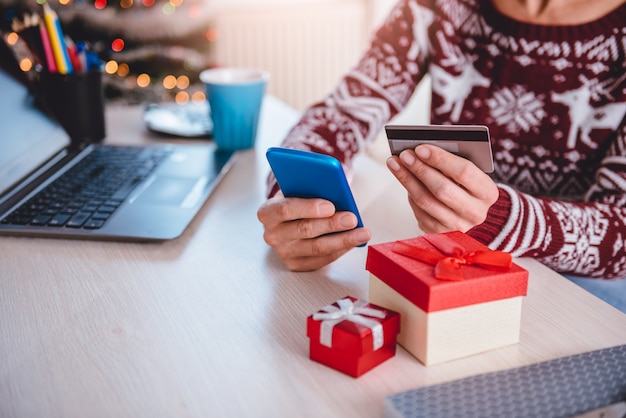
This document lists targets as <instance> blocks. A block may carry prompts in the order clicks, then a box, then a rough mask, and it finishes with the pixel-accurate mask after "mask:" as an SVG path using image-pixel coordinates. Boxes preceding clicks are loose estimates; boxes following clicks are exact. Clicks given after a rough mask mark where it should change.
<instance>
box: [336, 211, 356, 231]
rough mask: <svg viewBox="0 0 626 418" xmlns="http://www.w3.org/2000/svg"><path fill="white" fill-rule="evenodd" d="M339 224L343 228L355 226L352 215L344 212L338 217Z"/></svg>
mask: <svg viewBox="0 0 626 418" xmlns="http://www.w3.org/2000/svg"><path fill="white" fill-rule="evenodd" d="M339 224H340V225H341V226H342V227H344V228H354V227H355V226H356V221H355V219H354V215H352V214H349V213H346V214H345V215H343V216H342V217H341V219H339Z"/></svg>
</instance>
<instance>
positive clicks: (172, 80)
mask: <svg viewBox="0 0 626 418" xmlns="http://www.w3.org/2000/svg"><path fill="white" fill-rule="evenodd" d="M163 87H165V88H166V89H168V90H172V89H173V88H174V87H176V77H174V76H173V75H166V76H165V77H163Z"/></svg>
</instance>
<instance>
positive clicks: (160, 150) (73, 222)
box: [0, 65, 234, 241]
mask: <svg viewBox="0 0 626 418" xmlns="http://www.w3.org/2000/svg"><path fill="white" fill-rule="evenodd" d="M0 67H6V66H4V65H0ZM16 76H19V73H16V72H15V71H12V72H11V71H10V70H8V69H6V68H4V69H2V68H0V92H1V94H0V235H19V236H31V237H35V236H36V237H51V238H81V239H94V240H95V239H99V240H114V241H162V240H169V239H174V238H177V237H179V236H180V235H181V234H182V233H183V231H184V230H185V229H186V227H187V226H188V225H189V223H190V222H191V220H192V219H193V218H194V216H195V215H196V214H197V213H198V211H199V210H200V208H201V207H202V205H203V204H204V202H205V201H206V200H207V199H208V197H209V195H210V194H211V193H212V191H213V190H214V189H215V187H216V186H217V184H218V183H219V182H220V180H221V179H222V178H223V177H224V175H225V174H226V173H227V171H228V170H229V168H230V167H231V166H232V163H233V160H234V156H233V153H232V152H225V151H218V150H217V149H216V148H215V145H214V143H203V144H197V145H183V144H167V145H166V144H154V145H146V146H142V147H117V146H109V145H103V144H78V146H77V144H72V142H71V140H70V137H69V135H68V134H67V132H66V131H65V130H64V129H63V128H62V127H61V125H60V124H59V123H58V122H57V121H55V120H54V119H53V118H51V117H49V116H48V115H47V114H46V113H45V112H43V111H42V110H41V109H39V107H38V106H37V105H36V100H35V98H34V97H33V95H32V94H31V93H30V91H29V90H30V89H29V88H28V87H27V85H26V83H24V82H23V81H24V80H21V81H20V80H18V78H19V77H16ZM83 145H84V146H83ZM137 158H139V160H140V161H139V162H138V163H136V162H134V161H135V160H136V159H137ZM86 164H87V165H88V164H92V166H91V167H84V165H86ZM116 165H117V166H116ZM111 179H115V182H116V186H117V187H116V188H113V187H112V186H110V185H108V184H105V182H106V181H109V180H111ZM59 183H62V184H59ZM55 200H56V202H55Z"/></svg>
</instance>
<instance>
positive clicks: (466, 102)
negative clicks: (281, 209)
mask: <svg viewBox="0 0 626 418" xmlns="http://www.w3.org/2000/svg"><path fill="white" fill-rule="evenodd" d="M625 23H626V5H622V6H620V7H619V8H617V9H616V10H614V11H612V12H611V13H609V14H608V15H606V16H604V17H602V18H600V19H598V20H597V21H594V22H589V23H586V24H582V25H579V26H541V25H532V24H526V23H522V22H518V21H516V20H514V19H511V18H508V17H506V16H504V15H502V14H500V13H499V12H498V11H497V10H495V9H494V8H493V6H492V5H491V3H490V2H488V1H478V0H441V1H422V0H401V1H399V2H398V4H397V5H396V7H395V8H394V9H393V10H392V11H391V13H390V15H389V17H388V19H387V21H386V22H385V23H384V24H383V25H382V26H381V27H380V29H379V30H378V31H377V32H376V33H375V35H374V36H373V38H372V41H371V45H370V48H369V49H368V50H367V51H366V52H365V53H364V55H363V56H362V58H361V60H360V62H359V63H358V64H357V65H356V66H355V67H354V68H353V69H352V70H351V71H349V72H348V73H347V74H346V75H345V77H344V78H343V79H342V80H341V81H340V83H339V84H338V85H337V87H336V88H335V89H334V90H333V91H331V92H330V93H329V94H328V95H327V96H326V97H325V98H324V99H323V100H322V101H320V102H319V103H316V104H314V105H313V106H311V107H310V108H309V109H308V110H307V111H306V112H305V113H304V115H303V117H302V119H301V121H300V122H299V123H298V124H297V125H296V126H295V127H294V128H293V129H292V131H291V132H290V134H289V135H288V136H287V138H286V139H285V140H284V142H283V145H284V146H288V147H295V148H303V149H309V150H313V151H318V152H324V153H328V154H331V155H334V156H335V157H337V158H338V159H339V160H340V161H342V162H343V163H344V165H346V166H347V167H350V165H351V161H352V159H353V158H354V156H355V155H356V154H357V153H358V152H360V151H361V150H362V149H363V148H364V147H366V146H367V144H368V143H370V142H371V141H373V140H374V138H375V137H376V136H377V134H378V132H380V130H381V129H382V127H383V126H384V124H385V123H386V122H387V121H388V120H389V119H390V118H392V117H393V116H394V115H396V114H397V113H398V112H399V111H400V110H402V108H403V107H404V106H405V105H406V103H407V102H408V100H409V98H410V97H411V94H412V93H413V91H414V89H415V87H416V86H417V84H418V83H419V81H420V80H421V79H422V77H424V75H426V74H429V75H430V77H431V79H432V103H431V122H432V123H435V124H461V123H462V124H484V125H487V126H489V128H490V133H491V138H492V146H493V151H494V159H495V163H496V171H495V173H494V174H493V179H494V180H495V181H496V182H497V184H498V186H499V189H500V197H499V199H498V201H497V202H496V204H495V205H493V206H492V208H491V209H490V211H489V214H488V218H487V220H486V221H485V222H484V223H483V224H481V225H479V226H477V227H475V228H473V229H472V230H470V231H469V232H468V233H469V234H470V235H472V236H474V237H475V238H477V239H479V240H480V241H482V242H484V243H486V244H488V245H489V246H490V247H491V248H493V249H499V250H504V251H509V252H511V253H512V254H513V255H515V256H532V257H537V258H539V259H540V260H541V261H542V262H544V263H545V264H547V265H549V266H550V267H552V268H554V269H555V270H557V271H560V272H563V273H569V274H578V275H583V276H591V277H603V278H611V277H626V208H625V207H626V125H625V120H624V118H625V115H626V58H625V56H626V25H625Z"/></svg>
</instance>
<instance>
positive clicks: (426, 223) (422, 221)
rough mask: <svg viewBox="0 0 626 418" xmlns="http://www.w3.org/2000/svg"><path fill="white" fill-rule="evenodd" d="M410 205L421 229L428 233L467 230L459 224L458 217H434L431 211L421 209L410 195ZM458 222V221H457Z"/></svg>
mask: <svg viewBox="0 0 626 418" xmlns="http://www.w3.org/2000/svg"><path fill="white" fill-rule="evenodd" d="M409 206H410V207H411V210H412V211H413V215H414V216H415V219H416V220H417V226H418V228H419V229H420V231H422V232H424V233H426V234H435V233H441V232H449V231H456V230H459V231H463V232H465V231H466V230H467V229H469V228H466V229H463V227H462V226H460V225H459V222H458V221H459V219H458V217H456V216H454V215H452V216H451V217H450V218H449V220H448V221H447V222H446V221H442V220H441V219H438V218H435V217H433V216H432V215H431V214H430V213H428V212H426V211H424V210H423V209H421V208H420V207H419V206H418V205H416V204H415V203H414V202H413V199H411V197H410V196H409ZM455 222H456V223H455Z"/></svg>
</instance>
